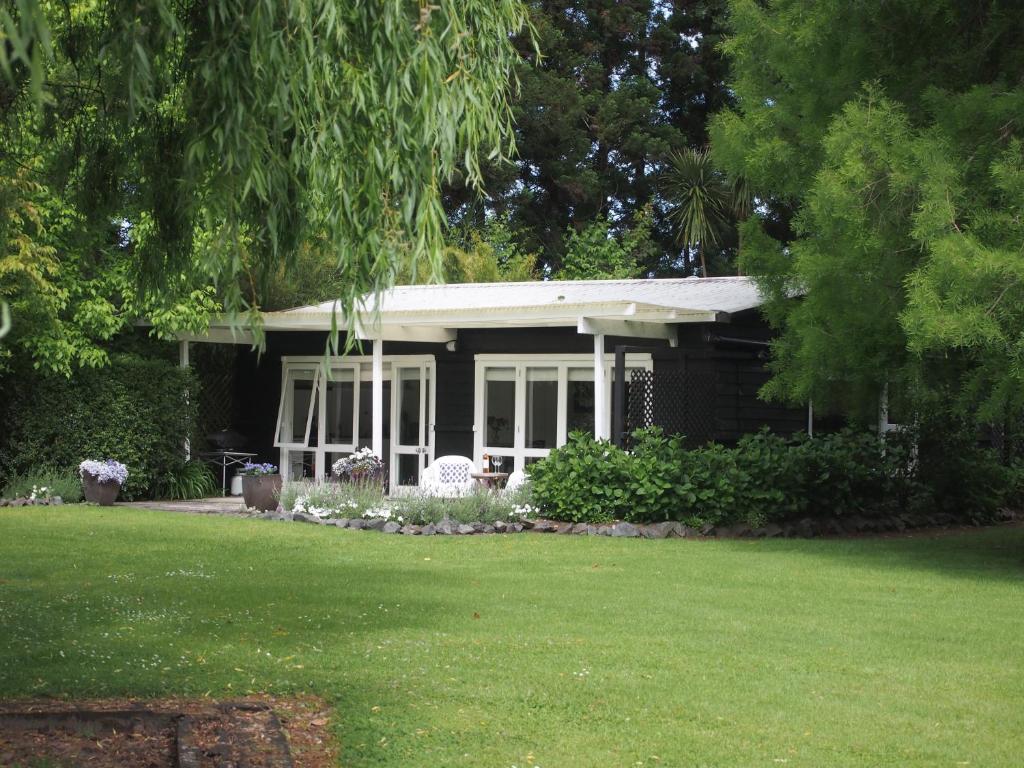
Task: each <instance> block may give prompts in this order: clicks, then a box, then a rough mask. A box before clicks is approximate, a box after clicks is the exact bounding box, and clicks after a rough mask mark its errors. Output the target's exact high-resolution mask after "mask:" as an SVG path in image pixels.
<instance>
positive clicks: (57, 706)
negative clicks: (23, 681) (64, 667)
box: [0, 697, 334, 768]
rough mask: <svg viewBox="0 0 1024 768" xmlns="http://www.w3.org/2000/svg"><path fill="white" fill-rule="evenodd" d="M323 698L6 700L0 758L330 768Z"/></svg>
mask: <svg viewBox="0 0 1024 768" xmlns="http://www.w3.org/2000/svg"><path fill="white" fill-rule="evenodd" d="M327 723H328V717H327V715H326V714H325V711H324V707H323V704H322V702H320V701H319V700H318V699H315V698H312V697H305V698H301V699H260V698H254V697H250V698H246V699H242V700H235V701H226V702H215V701H211V700H209V699H200V700H193V699H164V700H157V701H146V702H139V701H133V700H120V699H105V700H89V701H82V702H62V701H53V700H44V701H23V702H11V703H8V704H0V764H2V765H25V766H34V765H55V766H64V765H68V766H70V765H89V766H94V767H95V768H121V767H122V766H147V768H214V767H220V766H243V765H244V766H250V767H251V768H292V766H295V767H296V768H322V767H323V766H327V765H333V764H334V763H333V756H334V750H333V747H332V745H331V742H330V739H329V738H328V736H327V733H326V731H325V729H324V726H326V725H327Z"/></svg>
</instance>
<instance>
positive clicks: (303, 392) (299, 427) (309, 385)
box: [288, 379, 313, 443]
mask: <svg viewBox="0 0 1024 768" xmlns="http://www.w3.org/2000/svg"><path fill="white" fill-rule="evenodd" d="M312 399H313V381H312V379H308V380H307V379H299V380H298V381H296V382H295V384H294V385H293V387H292V429H291V435H290V436H289V439H288V441H289V442H291V443H305V442H306V423H307V421H308V419H309V404H310V402H311V401H312Z"/></svg>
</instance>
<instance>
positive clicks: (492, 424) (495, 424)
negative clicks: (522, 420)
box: [484, 368, 516, 448]
mask: <svg viewBox="0 0 1024 768" xmlns="http://www.w3.org/2000/svg"><path fill="white" fill-rule="evenodd" d="M515 378H516V371H515V368H487V369H485V371H484V421H485V422H486V424H485V429H486V435H485V445H488V446H491V447H494V448H511V447H512V446H513V434H514V432H513V425H514V422H515V414H516V381H515Z"/></svg>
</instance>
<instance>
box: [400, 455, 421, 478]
mask: <svg viewBox="0 0 1024 768" xmlns="http://www.w3.org/2000/svg"><path fill="white" fill-rule="evenodd" d="M398 484H399V485H419V484H420V457H419V456H418V455H417V454H414V453H400V454H399V455H398Z"/></svg>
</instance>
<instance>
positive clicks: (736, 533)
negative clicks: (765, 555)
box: [258, 509, 1024, 539]
mask: <svg viewBox="0 0 1024 768" xmlns="http://www.w3.org/2000/svg"><path fill="white" fill-rule="evenodd" d="M258 516H259V517H261V518H262V519H264V520H276V521H282V522H301V523H310V524H313V525H327V526H334V527H336V528H348V529H350V530H363V531H378V532H380V533H388V534H401V535H405V536H435V535H437V536H473V535H486V534H507V533H527V532H532V533H555V534H572V535H585V536H611V537H615V538H643V539H684V538H702V537H704V538H753V539H763V538H769V539H770V538H778V537H783V538H805V539H806V538H816V537H821V536H857V535H870V534H879V533H892V532H896V533H899V532H903V531H907V530H917V529H923V528H946V527H964V526H968V525H970V526H981V525H984V524H987V523H991V522H992V521H990V520H982V519H980V518H979V519H967V520H964V519H960V518H957V517H956V516H954V515H951V514H948V513H941V512H937V513H912V512H905V513H902V514H898V515H892V516H889V517H878V518H875V517H865V516H862V515H850V516H836V517H816V518H812V517H806V518H801V519H799V520H789V521H783V522H781V523H769V524H767V525H764V526H759V527H751V526H749V525H746V524H744V523H737V524H735V525H723V526H714V525H705V526H703V527H701V528H693V527H690V526H688V525H684V524H683V523H679V522H672V521H666V522H661V523H629V522H624V521H613V522H607V523H601V524H594V523H572V522H564V521H558V520H547V519H543V518H538V519H529V518H521V519H519V520H516V521H514V522H512V521H510V522H505V521H502V520H497V521H494V522H493V523H483V522H472V523H460V522H457V521H454V520H448V519H446V520H441V521H440V522H438V523H427V524H426V525H415V524H409V523H406V524H401V523H398V522H395V521H390V520H384V519H382V518H379V517H376V518H370V519H363V518H344V517H341V518H320V517H316V516H314V515H308V514H304V513H302V512H295V513H292V512H285V511H280V510H279V511H277V512H267V513H265V514H261V515H258ZM997 520H998V522H1015V521H1021V520H1024V513H1021V512H1019V511H1016V510H1011V509H1003V510H1000V513H999V516H998V518H997Z"/></svg>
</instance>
